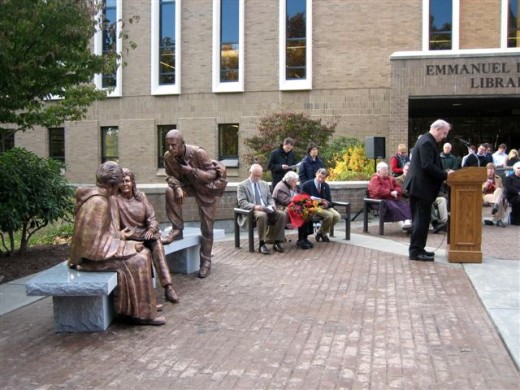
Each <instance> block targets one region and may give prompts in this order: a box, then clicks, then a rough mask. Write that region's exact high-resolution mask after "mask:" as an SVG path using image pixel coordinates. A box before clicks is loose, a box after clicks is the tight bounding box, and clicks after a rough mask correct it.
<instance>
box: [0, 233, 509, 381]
mask: <svg viewBox="0 0 520 390" xmlns="http://www.w3.org/2000/svg"><path fill="white" fill-rule="evenodd" d="M508 228H509V227H508ZM495 230H499V228H495ZM374 234H375V231H374ZM497 234H498V233H497ZM292 239H293V242H292V243H289V244H287V249H288V251H287V253H285V254H283V255H280V254H277V255H271V256H262V255H259V254H250V253H248V252H247V249H245V248H244V246H245V245H246V242H245V240H243V241H242V245H243V248H242V249H235V248H234V247H233V243H232V242H231V241H224V242H218V243H216V244H215V247H214V263H215V265H214V269H213V272H212V275H211V276H210V277H209V278H208V279H205V280H199V279H196V278H194V277H193V276H186V275H175V276H174V283H175V285H176V289H177V291H178V292H179V295H180V296H181V299H182V302H181V303H180V304H177V305H173V306H172V305H169V304H168V305H165V312H164V315H165V316H166V317H167V319H168V323H167V325H165V326H163V327H137V326H129V325H126V324H121V323H114V324H113V325H112V326H110V328H109V330H108V331H107V332H106V333H91V334H56V333H54V331H53V319H52V301H51V299H49V298H47V299H44V300H41V301H39V302H37V303H35V304H32V305H29V306H26V307H24V308H21V309H19V310H16V311H14V312H11V313H9V314H6V315H4V316H1V317H0V329H1V339H0V347H1V350H0V352H1V356H0V368H1V372H0V387H1V388H2V389H3V390H7V389H61V388H66V389H87V388H94V389H98V388H99V389H106V388H109V389H110V388H114V389H147V388H156V389H167V388H171V389H217V388H218V389H267V388H269V389H276V388H287V389H318V388H320V389H334V388H337V389H339V388H345V389H394V388H395V389H449V390H459V389H518V387H519V373H518V371H517V369H516V367H515V366H514V363H513V361H512V360H511V358H510V356H509V355H508V352H507V350H506V349H505V347H504V345H503V343H502V341H501V340H500V338H499V336H498V335H497V333H496V331H495V329H494V326H493V324H492V322H491V320H490V319H489V317H488V315H487V313H486V311H485V309H484V307H483V306H482V304H481V302H480V300H479V298H478V297H477V296H476V294H475V292H474V290H473V288H472V286H471V283H470V281H469V279H468V277H467V276H466V274H465V272H464V270H463V269H462V267H461V266H460V265H458V264H440V263H420V262H410V261H409V260H408V259H407V258H406V257H404V256H396V255H392V254H388V253H383V252H379V251H374V250H371V249H366V248H361V247H354V246H351V245H345V244H343V243H338V242H332V243H329V244H326V243H318V244H317V245H316V248H314V249H313V250H310V251H297V250H296V249H294V239H295V237H292ZM343 242H344V241H343ZM318 257H319V258H318ZM160 300H161V301H162V295H161V299H160Z"/></svg>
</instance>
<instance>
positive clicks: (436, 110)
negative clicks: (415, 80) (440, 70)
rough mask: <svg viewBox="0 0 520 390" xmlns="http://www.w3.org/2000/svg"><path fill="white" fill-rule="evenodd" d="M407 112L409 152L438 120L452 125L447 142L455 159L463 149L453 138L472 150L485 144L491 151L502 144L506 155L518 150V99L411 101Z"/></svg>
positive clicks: (474, 98) (519, 137) (465, 98)
mask: <svg viewBox="0 0 520 390" xmlns="http://www.w3.org/2000/svg"><path fill="white" fill-rule="evenodd" d="M408 112H409V121H408V140H409V143H410V145H409V147H410V148H412V147H413V145H414V144H415V141H416V140H417V137H418V136H419V135H420V134H423V133H425V132H426V131H428V129H429V127H430V124H431V123H432V122H433V121H435V120H436V119H439V118H440V119H444V120H446V121H448V122H449V123H451V124H452V125H453V128H452V130H451V131H450V134H449V135H448V139H447V142H450V143H451V144H452V145H453V153H454V154H455V155H457V156H459V157H460V156H463V155H465V154H466V153H467V149H466V147H465V146H464V145H463V144H462V143H461V142H459V141H457V140H456V139H455V136H459V137H460V138H463V139H464V140H467V141H469V142H470V143H471V144H473V145H476V146H478V145H479V144H482V143H485V142H487V143H489V144H490V145H491V147H492V149H493V150H496V149H497V147H498V145H500V144H502V143H504V144H506V145H507V150H508V151H509V150H511V149H517V150H518V149H519V148H520V97H461V98H451V97H450V98H443V97H435V98H434V97H424V98H417V97H414V98H410V99H409V101H408Z"/></svg>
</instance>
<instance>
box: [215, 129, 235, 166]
mask: <svg viewBox="0 0 520 390" xmlns="http://www.w3.org/2000/svg"><path fill="white" fill-rule="evenodd" d="M238 129H239V126H238V123H226V124H219V125H218V159H219V160H221V161H223V162H224V165H226V166H229V167H232V166H235V167H236V166H238Z"/></svg>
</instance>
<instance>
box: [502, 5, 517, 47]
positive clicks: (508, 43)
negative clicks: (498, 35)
mask: <svg viewBox="0 0 520 390" xmlns="http://www.w3.org/2000/svg"><path fill="white" fill-rule="evenodd" d="M519 8H520V0H502V47H520V23H519V20H518V9H519Z"/></svg>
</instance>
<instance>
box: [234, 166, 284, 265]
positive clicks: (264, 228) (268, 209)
mask: <svg viewBox="0 0 520 390" xmlns="http://www.w3.org/2000/svg"><path fill="white" fill-rule="evenodd" d="M263 171H264V170H263V168H262V166H261V165H260V164H253V165H251V168H250V169H249V173H250V175H249V178H248V179H246V180H244V181H243V182H240V183H239V184H238V188H237V201H238V207H240V208H241V209H244V210H254V217H255V220H256V230H257V231H258V238H259V240H260V246H259V248H258V252H260V253H262V254H264V255H269V254H270V251H269V249H267V247H266V246H265V243H266V240H268V241H274V245H273V250H274V251H275V252H281V253H283V252H284V248H283V247H282V244H281V243H282V242H284V241H285V231H284V229H285V220H286V215H285V212H283V211H281V210H277V209H276V206H275V203H274V199H273V197H272V196H271V191H270V190H269V184H267V182H265V181H264V180H262V174H263ZM239 222H240V221H239Z"/></svg>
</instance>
